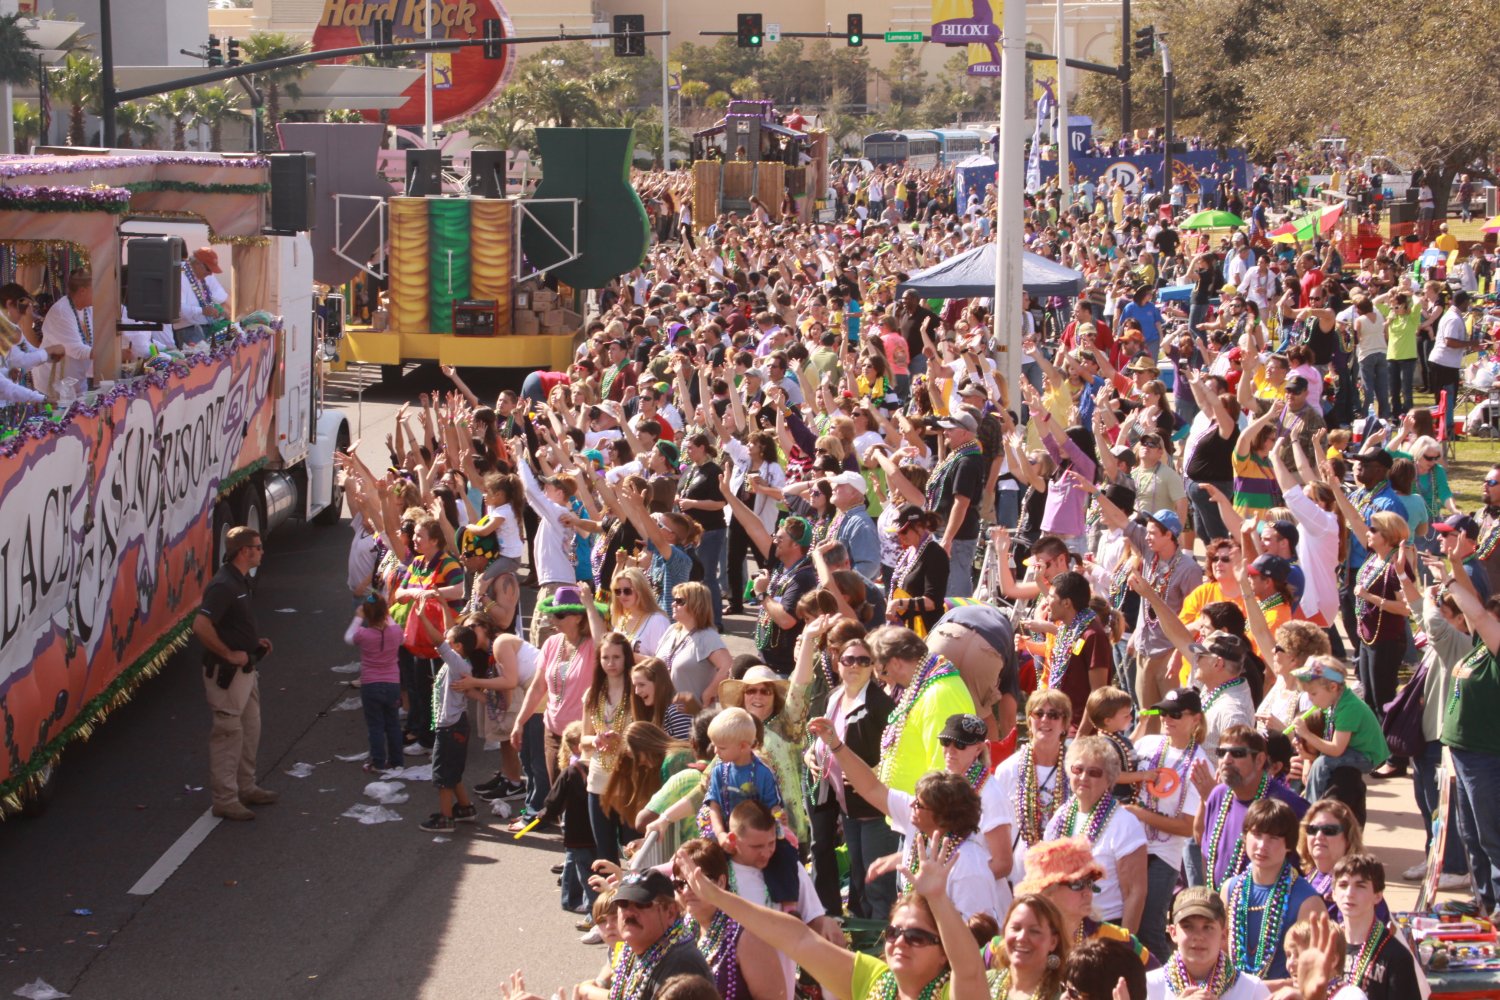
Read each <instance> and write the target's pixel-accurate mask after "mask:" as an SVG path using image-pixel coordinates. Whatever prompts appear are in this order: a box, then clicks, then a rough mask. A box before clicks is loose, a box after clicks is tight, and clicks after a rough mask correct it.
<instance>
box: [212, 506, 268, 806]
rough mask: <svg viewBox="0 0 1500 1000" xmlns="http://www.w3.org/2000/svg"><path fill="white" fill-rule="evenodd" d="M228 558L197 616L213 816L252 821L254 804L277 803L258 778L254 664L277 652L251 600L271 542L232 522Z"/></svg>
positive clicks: (257, 684)
mask: <svg viewBox="0 0 1500 1000" xmlns="http://www.w3.org/2000/svg"><path fill="white" fill-rule="evenodd" d="M224 551H225V558H226V562H225V563H224V565H223V566H222V567H221V568H220V569H219V572H218V573H216V574H214V578H213V579H212V580H210V581H209V582H208V587H207V588H206V589H205V590H204V591H203V604H202V606H200V607H199V608H198V614H197V615H196V616H194V618H193V635H195V636H197V638H198V641H199V643H201V644H202V645H203V649H204V656H203V667H204V677H203V689H204V692H205V693H206V694H207V696H208V705H209V707H210V708H211V709H213V713H214V725H213V732H212V734H211V735H210V736H209V739H208V761H209V764H208V770H209V775H208V783H209V792H210V795H211V796H212V799H213V814H214V815H215V816H219V817H221V818H223V819H232V820H251V819H254V818H255V814H254V813H253V812H251V811H250V810H249V809H247V808H245V807H246V806H247V805H270V804H271V803H272V802H275V801H276V799H277V794H276V793H275V792H272V791H268V790H267V789H264V788H261V787H260V786H258V785H257V784H256V783H255V754H256V751H257V750H258V749H259V747H260V677H259V675H258V674H257V673H256V670H255V664H256V663H257V662H259V661H260V659H261V658H263V657H264V656H265V655H266V654H267V653H269V652H271V640H270V639H263V638H261V637H260V634H259V632H258V631H257V630H256V627H255V609H254V608H253V607H252V606H251V600H250V599H251V596H252V594H253V593H254V588H253V586H252V581H251V571H252V570H254V569H256V568H257V567H258V566H260V560H261V556H262V555H263V554H264V552H265V547H264V546H263V545H261V540H260V534H259V533H258V532H256V531H255V530H254V529H252V528H245V527H239V528H231V529H230V531H229V534H228V536H227V537H226V539H225V542H224Z"/></svg>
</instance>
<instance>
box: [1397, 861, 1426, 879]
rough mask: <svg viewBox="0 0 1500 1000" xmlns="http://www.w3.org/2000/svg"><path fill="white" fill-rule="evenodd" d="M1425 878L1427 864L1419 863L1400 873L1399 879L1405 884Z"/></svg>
mask: <svg viewBox="0 0 1500 1000" xmlns="http://www.w3.org/2000/svg"><path fill="white" fill-rule="evenodd" d="M1426 877H1427V862H1425V861H1419V862H1417V863H1416V864H1414V865H1412V866H1411V867H1410V868H1408V869H1406V871H1404V872H1402V873H1401V878H1402V880H1403V881H1406V882H1420V881H1422V879H1424V878H1426Z"/></svg>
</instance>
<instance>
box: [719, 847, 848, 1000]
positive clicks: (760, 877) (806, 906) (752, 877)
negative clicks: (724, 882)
mask: <svg viewBox="0 0 1500 1000" xmlns="http://www.w3.org/2000/svg"><path fill="white" fill-rule="evenodd" d="M730 864H732V865H734V885H735V889H736V890H737V891H738V892H739V895H740V898H742V899H748V900H750V902H752V903H754V904H756V905H757V906H770V905H771V896H770V893H768V892H767V891H766V876H765V873H764V872H763V871H761V870H760V869H759V868H751V867H750V866H749V865H742V864H740V863H739V862H738V861H731V862H730ZM796 912H797V919H798V920H801V921H802V922H803V923H804V924H807V923H811V922H812V921H814V920H816V919H818V918H819V917H821V916H823V915H824V914H825V913H827V912H828V911H827V910H825V909H823V904H822V903H821V902H819V901H818V890H817V888H816V887H815V886H814V885H813V881H812V876H811V875H809V874H807V869H806V868H804V867H802V866H801V865H798V866H797V911H796ZM776 959H777V961H779V962H780V963H781V974H782V976H783V977H784V978H785V979H786V995H787V996H789V997H792V996H796V995H797V994H796V986H797V965H796V963H794V962H793V961H792V960H791V959H790V958H788V957H787V955H786V954H785V953H784V952H777V953H776Z"/></svg>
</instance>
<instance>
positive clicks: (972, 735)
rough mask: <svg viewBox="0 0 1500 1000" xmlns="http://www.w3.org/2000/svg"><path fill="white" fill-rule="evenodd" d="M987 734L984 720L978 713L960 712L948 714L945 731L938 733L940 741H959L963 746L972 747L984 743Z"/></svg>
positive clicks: (944, 726) (944, 725)
mask: <svg viewBox="0 0 1500 1000" xmlns="http://www.w3.org/2000/svg"><path fill="white" fill-rule="evenodd" d="M985 736H986V730H985V728H984V722H983V720H981V719H980V718H979V716H977V715H969V714H967V713H963V712H960V713H959V714H957V715H950V716H948V721H947V722H945V723H944V724H943V731H942V732H940V733H938V737H937V738H938V742H939V743H957V744H958V745H959V746H961V747H972V746H975V745H977V744H979V743H983V742H984V739H985Z"/></svg>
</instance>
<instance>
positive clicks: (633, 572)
mask: <svg viewBox="0 0 1500 1000" xmlns="http://www.w3.org/2000/svg"><path fill="white" fill-rule="evenodd" d="M670 626H671V622H669V621H668V620H667V616H666V615H664V614H663V613H662V610H661V607H660V606H658V605H657V603H656V592H655V591H654V590H652V589H651V584H650V583H649V582H648V581H647V580H646V574H645V573H642V572H641V571H640V570H639V569H637V568H636V567H634V566H623V565H622V566H620V567H619V568H618V569H616V570H615V575H614V578H613V579H611V580H610V584H609V627H610V628H611V629H613V630H614V631H616V632H619V633H621V634H623V635H624V636H625V637H626V638H628V639H629V640H630V648H631V649H633V650H635V652H636V653H638V654H640V653H645V654H647V655H650V654H651V653H653V652H655V651H656V647H657V646H658V645H660V644H661V637H662V636H663V635H665V634H666V632H667V629H668V628H669V627H670Z"/></svg>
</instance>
